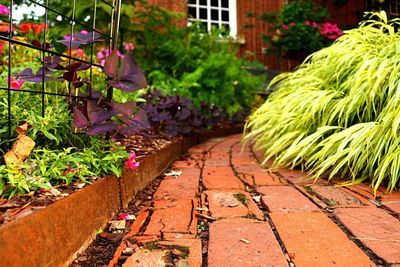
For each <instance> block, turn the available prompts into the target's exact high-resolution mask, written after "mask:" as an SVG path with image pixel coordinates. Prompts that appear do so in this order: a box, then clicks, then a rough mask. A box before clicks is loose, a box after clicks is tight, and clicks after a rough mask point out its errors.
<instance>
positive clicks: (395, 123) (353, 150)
mask: <svg viewBox="0 0 400 267" xmlns="http://www.w3.org/2000/svg"><path fill="white" fill-rule="evenodd" d="M399 25H400V20H399V19H394V20H388V19H387V17H386V14H385V13H384V12H381V13H369V14H368V20H366V21H364V22H362V23H361V24H360V26H359V27H358V28H355V29H352V30H349V31H346V32H345V33H344V35H343V36H342V37H340V38H339V39H338V40H336V41H335V43H334V44H333V45H331V46H330V47H327V48H324V49H322V50H320V51H318V52H315V53H314V54H312V55H311V56H310V57H309V58H308V59H307V60H306V61H305V62H304V63H303V64H302V65H301V66H299V68H298V69H297V70H296V71H294V72H292V73H284V74H282V75H280V76H278V77H276V78H275V79H274V80H273V81H272V84H271V86H275V88H276V89H277V90H276V91H275V92H274V93H273V94H271V96H270V98H269V99H268V100H267V101H266V102H265V103H264V104H263V105H262V106H261V107H260V108H259V109H258V110H257V111H255V112H254V113H253V114H252V115H251V116H250V117H249V120H248V122H247V125H246V135H245V140H246V141H249V140H254V141H255V146H256V147H257V148H261V149H264V150H265V157H264V163H265V162H266V161H267V160H269V159H274V167H290V168H294V167H301V168H302V169H305V170H309V171H310V172H311V173H313V174H314V175H315V177H316V178H318V177H321V176H325V175H326V176H327V177H328V178H329V179H331V178H333V177H344V178H348V179H349V183H352V184H353V183H359V182H362V181H365V180H370V182H371V185H372V187H373V189H374V191H375V192H376V190H377V189H378V187H379V185H381V184H382V183H384V184H386V185H387V188H388V190H393V189H398V188H399V181H400V179H399V177H400V34H399V32H398V28H399Z"/></svg>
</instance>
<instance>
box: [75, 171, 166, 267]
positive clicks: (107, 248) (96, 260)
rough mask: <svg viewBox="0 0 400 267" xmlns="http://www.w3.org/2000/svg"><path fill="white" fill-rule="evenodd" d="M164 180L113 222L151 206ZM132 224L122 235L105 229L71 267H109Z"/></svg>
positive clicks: (146, 189)
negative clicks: (106, 266)
mask: <svg viewBox="0 0 400 267" xmlns="http://www.w3.org/2000/svg"><path fill="white" fill-rule="evenodd" d="M163 179H164V176H159V177H157V179H155V180H154V181H153V182H151V183H150V184H149V185H148V186H147V187H146V188H145V189H143V190H142V191H141V192H139V193H138V194H137V195H136V197H135V199H134V200H133V201H132V202H131V203H130V204H129V205H128V208H127V209H123V210H120V211H119V212H118V213H117V215H116V216H115V217H114V219H113V220H117V219H118V215H119V214H121V213H128V214H133V215H135V216H137V215H138V213H139V211H140V210H141V209H142V208H143V207H146V206H149V205H150V204H151V202H152V201H153V194H154V193H155V192H156V190H157V188H158V186H159V185H160V183H161V181H162V180H163ZM132 222H133V221H129V220H128V221H127V224H126V229H127V230H126V231H125V232H123V233H120V234H115V233H112V232H110V231H108V227H107V228H106V229H104V232H103V233H101V234H98V235H97V236H96V239H95V240H94V241H93V242H92V244H90V246H89V247H88V248H87V249H86V250H85V251H84V252H83V253H81V254H79V255H78V257H77V259H76V260H75V261H74V262H73V263H72V264H71V265H70V266H72V267H78V266H81V267H94V266H104V265H108V263H109V262H110V261H111V260H112V258H113V257H114V253H115V251H116V250H117V248H118V246H119V244H120V241H121V239H122V238H123V236H124V234H126V233H127V232H128V229H129V228H130V226H131V225H132Z"/></svg>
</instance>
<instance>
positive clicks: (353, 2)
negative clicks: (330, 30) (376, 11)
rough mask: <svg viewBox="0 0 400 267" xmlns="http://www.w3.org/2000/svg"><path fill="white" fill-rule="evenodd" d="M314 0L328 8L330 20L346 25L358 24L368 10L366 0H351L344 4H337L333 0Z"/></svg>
mask: <svg viewBox="0 0 400 267" xmlns="http://www.w3.org/2000/svg"><path fill="white" fill-rule="evenodd" d="M314 2H315V3H317V4H319V5H321V6H324V7H326V8H327V9H328V11H329V14H330V18H329V21H332V22H334V23H337V24H338V25H340V26H345V27H346V26H355V25H357V24H358V22H360V21H361V20H362V18H363V13H364V11H365V10H366V6H365V0H349V1H348V2H347V3H346V4H345V5H343V6H337V5H335V4H334V3H333V1H327V0H314Z"/></svg>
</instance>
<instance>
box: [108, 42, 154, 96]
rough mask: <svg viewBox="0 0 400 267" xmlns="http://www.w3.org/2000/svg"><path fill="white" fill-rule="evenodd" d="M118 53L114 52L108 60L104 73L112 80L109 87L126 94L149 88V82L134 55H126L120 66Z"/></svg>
mask: <svg viewBox="0 0 400 267" xmlns="http://www.w3.org/2000/svg"><path fill="white" fill-rule="evenodd" d="M119 61H120V60H119V56H118V51H117V50H114V51H112V52H111V53H110V55H109V56H108V57H107V58H106V60H105V63H104V71H105V72H106V73H107V75H108V77H109V78H110V80H109V81H107V83H108V85H110V86H113V87H115V88H117V89H120V90H123V91H125V92H134V91H137V90H139V89H142V88H145V87H146V86H147V80H146V77H145V76H144V74H143V72H142V71H141V69H140V68H139V66H138V64H137V63H136V62H135V60H134V59H133V57H132V55H130V54H126V55H124V57H123V59H122V60H121V66H120V65H119Z"/></svg>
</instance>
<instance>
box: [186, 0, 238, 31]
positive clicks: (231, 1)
mask: <svg viewBox="0 0 400 267" xmlns="http://www.w3.org/2000/svg"><path fill="white" fill-rule="evenodd" d="M219 1H220V0H219ZM228 5H229V7H228V8H226V7H220V6H219V7H214V6H211V0H207V5H206V6H205V5H200V0H196V3H195V4H189V3H188V4H187V6H188V8H189V7H194V8H195V9H196V18H190V17H189V12H188V19H187V21H188V25H191V24H192V22H194V21H201V22H206V23H207V30H208V31H211V26H212V24H218V25H219V27H221V26H222V24H228V25H229V29H230V35H231V36H232V37H236V35H237V9H236V0H228ZM200 8H205V9H207V19H200ZM212 9H214V10H218V20H212V19H211V10H212ZM222 10H226V11H228V12H229V22H228V23H226V22H225V21H222Z"/></svg>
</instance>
